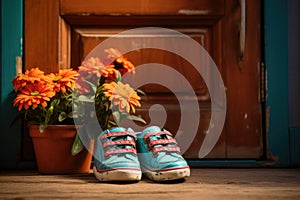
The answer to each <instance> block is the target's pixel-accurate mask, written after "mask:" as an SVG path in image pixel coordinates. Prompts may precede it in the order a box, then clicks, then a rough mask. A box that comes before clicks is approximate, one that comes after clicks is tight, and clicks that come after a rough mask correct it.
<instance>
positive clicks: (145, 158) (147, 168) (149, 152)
mask: <svg viewBox="0 0 300 200" xmlns="http://www.w3.org/2000/svg"><path fill="white" fill-rule="evenodd" d="M136 135H137V150H138V157H139V160H140V165H141V168H142V172H143V174H144V175H145V176H146V177H148V178H149V179H152V180H155V181H166V180H175V179H182V178H185V177H188V176H190V168H189V166H188V164H187V162H186V161H185V160H184V158H183V157H182V156H181V155H180V149H179V146H178V144H177V142H176V140H175V139H174V138H173V135H172V134H171V133H170V132H169V131H167V130H161V129H160V128H159V127H157V126H151V127H149V128H147V129H145V130H144V131H143V132H139V133H136Z"/></svg>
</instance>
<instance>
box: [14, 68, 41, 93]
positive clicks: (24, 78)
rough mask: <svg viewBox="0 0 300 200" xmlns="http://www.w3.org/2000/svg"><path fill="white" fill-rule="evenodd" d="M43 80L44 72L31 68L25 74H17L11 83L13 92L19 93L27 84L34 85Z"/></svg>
mask: <svg viewBox="0 0 300 200" xmlns="http://www.w3.org/2000/svg"><path fill="white" fill-rule="evenodd" d="M41 80H45V81H46V77H45V76H44V72H43V71H41V70H40V69H39V68H32V69H30V70H26V72H25V74H22V73H20V74H18V75H17V76H16V77H15V78H14V79H13V81H12V84H13V86H14V90H15V91H20V90H22V88H24V87H25V86H26V84H27V83H34V82H35V81H41Z"/></svg>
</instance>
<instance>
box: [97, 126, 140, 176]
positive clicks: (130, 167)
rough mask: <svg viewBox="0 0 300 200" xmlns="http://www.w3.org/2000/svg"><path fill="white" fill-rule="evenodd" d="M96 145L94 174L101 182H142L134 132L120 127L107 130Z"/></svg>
mask: <svg viewBox="0 0 300 200" xmlns="http://www.w3.org/2000/svg"><path fill="white" fill-rule="evenodd" d="M95 144H96V147H95V156H94V157H95V162H94V167H93V172H94V174H95V176H96V178H97V179H98V180H99V181H138V180H141V176H142V172H141V168H140V164H139V161H138V157H137V152H136V135H135V133H134V131H132V130H131V129H127V130H126V129H124V128H120V127H117V128H113V129H111V130H105V131H104V132H102V133H101V134H100V135H99V137H98V139H97V141H96V143H95Z"/></svg>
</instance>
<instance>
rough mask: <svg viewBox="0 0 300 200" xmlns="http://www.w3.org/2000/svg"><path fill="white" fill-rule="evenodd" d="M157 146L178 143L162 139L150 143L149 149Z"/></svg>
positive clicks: (171, 139)
mask: <svg viewBox="0 0 300 200" xmlns="http://www.w3.org/2000/svg"><path fill="white" fill-rule="evenodd" d="M156 144H177V142H176V140H175V139H173V138H170V139H161V140H152V141H151V142H149V144H148V148H149V149H151V148H152V147H153V146H154V145H156Z"/></svg>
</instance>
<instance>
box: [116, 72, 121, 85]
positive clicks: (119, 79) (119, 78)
mask: <svg viewBox="0 0 300 200" xmlns="http://www.w3.org/2000/svg"><path fill="white" fill-rule="evenodd" d="M117 72H118V76H117V78H116V80H115V82H116V83H117V82H119V81H121V80H122V75H121V72H119V70H118V71H117Z"/></svg>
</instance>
